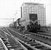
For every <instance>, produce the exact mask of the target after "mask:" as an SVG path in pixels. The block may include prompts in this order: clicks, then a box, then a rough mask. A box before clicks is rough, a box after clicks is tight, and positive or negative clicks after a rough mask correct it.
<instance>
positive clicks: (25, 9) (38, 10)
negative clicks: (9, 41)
mask: <svg viewBox="0 0 51 50" xmlns="http://www.w3.org/2000/svg"><path fill="white" fill-rule="evenodd" d="M30 19H32V20H34V21H35V20H38V24H40V25H41V26H45V25H46V13H45V8H44V5H43V4H39V3H24V4H23V5H22V7H21V20H22V21H23V22H22V23H21V24H22V25H25V26H26V25H28V24H29V21H30ZM23 23H24V24H23Z"/></svg>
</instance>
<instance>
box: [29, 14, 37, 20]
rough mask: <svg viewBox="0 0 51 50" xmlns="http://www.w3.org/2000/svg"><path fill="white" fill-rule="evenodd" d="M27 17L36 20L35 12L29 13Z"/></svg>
mask: <svg viewBox="0 0 51 50" xmlns="http://www.w3.org/2000/svg"><path fill="white" fill-rule="evenodd" d="M29 18H30V20H32V21H35V20H37V14H29Z"/></svg>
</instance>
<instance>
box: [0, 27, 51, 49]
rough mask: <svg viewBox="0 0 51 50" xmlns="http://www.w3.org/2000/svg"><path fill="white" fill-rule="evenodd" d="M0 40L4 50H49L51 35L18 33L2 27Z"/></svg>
mask: <svg viewBox="0 0 51 50" xmlns="http://www.w3.org/2000/svg"><path fill="white" fill-rule="evenodd" d="M24 33H25V34H24ZM0 38H1V39H2V41H3V43H4V45H5V47H4V48H6V50H51V35H48V34H45V33H44V34H41V33H39V34H37V33H31V32H27V31H26V32H19V30H17V29H15V28H9V27H7V28H6V27H3V28H0ZM4 45H3V46H4ZM0 49H1V47H0ZM2 50H4V49H2Z"/></svg>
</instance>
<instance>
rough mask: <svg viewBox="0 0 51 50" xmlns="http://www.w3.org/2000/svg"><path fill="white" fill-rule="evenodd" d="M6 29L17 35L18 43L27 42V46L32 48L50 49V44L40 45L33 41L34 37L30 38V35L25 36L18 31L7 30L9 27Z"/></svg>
mask: <svg viewBox="0 0 51 50" xmlns="http://www.w3.org/2000/svg"><path fill="white" fill-rule="evenodd" d="M8 31H9V32H11V34H12V35H14V36H15V37H17V38H18V39H19V41H20V43H22V44H23V45H24V44H27V46H29V47H30V48H32V49H33V50H50V49H51V46H50V47H48V46H45V45H42V44H40V43H37V42H36V41H35V39H34V38H32V37H31V36H30V37H29V36H28V35H26V36H25V35H22V34H20V33H18V32H15V31H12V30H9V29H8Z"/></svg>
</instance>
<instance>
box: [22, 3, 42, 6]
mask: <svg viewBox="0 0 51 50" xmlns="http://www.w3.org/2000/svg"><path fill="white" fill-rule="evenodd" d="M25 4H26V5H43V4H40V3H23V4H22V6H23V5H25Z"/></svg>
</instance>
